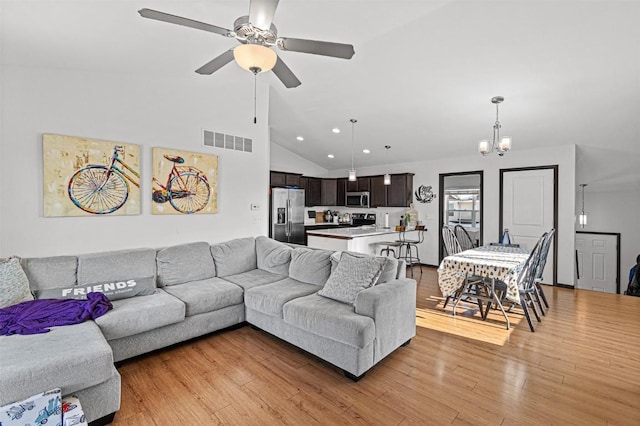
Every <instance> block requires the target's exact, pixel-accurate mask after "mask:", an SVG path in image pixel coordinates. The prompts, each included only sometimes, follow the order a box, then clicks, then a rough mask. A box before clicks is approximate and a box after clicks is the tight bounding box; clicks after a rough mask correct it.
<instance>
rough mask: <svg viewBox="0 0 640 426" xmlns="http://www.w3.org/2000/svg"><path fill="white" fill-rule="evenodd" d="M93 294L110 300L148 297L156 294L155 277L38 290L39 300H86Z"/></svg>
mask: <svg viewBox="0 0 640 426" xmlns="http://www.w3.org/2000/svg"><path fill="white" fill-rule="evenodd" d="M91 292H97V293H102V294H104V295H105V296H107V297H108V298H109V300H119V299H127V298H129V297H135V296H148V295H150V294H154V293H155V292H156V282H155V279H154V277H153V276H151V277H143V278H132V279H130V280H126V281H107V282H104V283H91V284H85V285H83V286H79V285H76V286H69V287H64V288H47V289H43V290H36V291H35V294H36V297H37V298H38V299H86V298H87V294H88V293H91Z"/></svg>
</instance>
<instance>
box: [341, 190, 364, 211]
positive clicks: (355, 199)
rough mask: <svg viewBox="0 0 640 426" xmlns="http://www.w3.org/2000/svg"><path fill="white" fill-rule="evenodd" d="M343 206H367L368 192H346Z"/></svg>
mask: <svg viewBox="0 0 640 426" xmlns="http://www.w3.org/2000/svg"><path fill="white" fill-rule="evenodd" d="M344 206H345V207H361V208H367V209H368V208H369V192H368V191H363V192H347V194H346V197H345V202H344Z"/></svg>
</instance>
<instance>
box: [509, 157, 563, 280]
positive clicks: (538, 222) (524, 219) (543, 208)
mask: <svg viewBox="0 0 640 426" xmlns="http://www.w3.org/2000/svg"><path fill="white" fill-rule="evenodd" d="M554 180H555V176H554V169H536V170H514V171H505V172H504V173H503V180H502V227H503V229H504V228H508V229H509V233H510V234H511V241H512V242H513V243H518V244H520V246H521V247H524V248H526V249H527V250H532V249H533V246H534V245H535V244H536V242H537V241H538V240H539V239H540V236H542V234H544V233H545V232H548V231H549V230H551V228H553V227H554V222H553V218H554V214H553V213H554V211H555V206H554V198H555V197H554V187H555V182H554ZM554 238H555V237H554ZM553 246H554V244H551V246H550V247H549V254H548V257H547V263H546V266H545V268H544V274H543V276H542V282H544V283H545V284H555V283H554V281H553V262H554V252H553V250H554V247H553Z"/></svg>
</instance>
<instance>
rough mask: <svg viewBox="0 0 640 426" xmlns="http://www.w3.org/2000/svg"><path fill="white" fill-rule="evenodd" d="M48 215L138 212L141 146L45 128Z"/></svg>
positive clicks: (129, 213)
mask: <svg viewBox="0 0 640 426" xmlns="http://www.w3.org/2000/svg"><path fill="white" fill-rule="evenodd" d="M43 158H44V172H43V174H44V210H45V216H48V217H51V216H84V215H135V214H140V174H139V170H140V147H139V146H138V145H133V144H125V143H119V142H107V141H101V140H95V139H85V138H77V137H71V136H61V135H51V134H45V135H44V136H43Z"/></svg>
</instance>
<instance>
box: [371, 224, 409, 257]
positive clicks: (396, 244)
mask: <svg viewBox="0 0 640 426" xmlns="http://www.w3.org/2000/svg"><path fill="white" fill-rule="evenodd" d="M405 229H406V228H405V227H404V226H396V232H397V233H398V239H397V240H395V241H380V242H379V243H377V244H379V245H381V246H386V247H385V248H383V249H382V250H380V256H382V254H383V253H385V254H386V256H389V255H390V254H391V253H393V257H395V258H396V259H399V258H400V255H401V253H402V247H404V245H405V243H404V232H405ZM396 248H397V249H398V253H396V250H395V249H396Z"/></svg>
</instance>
